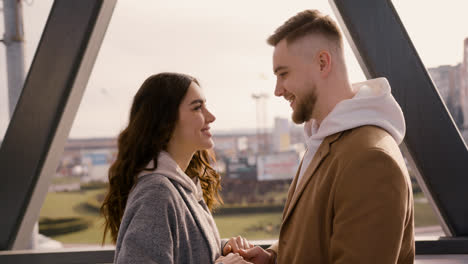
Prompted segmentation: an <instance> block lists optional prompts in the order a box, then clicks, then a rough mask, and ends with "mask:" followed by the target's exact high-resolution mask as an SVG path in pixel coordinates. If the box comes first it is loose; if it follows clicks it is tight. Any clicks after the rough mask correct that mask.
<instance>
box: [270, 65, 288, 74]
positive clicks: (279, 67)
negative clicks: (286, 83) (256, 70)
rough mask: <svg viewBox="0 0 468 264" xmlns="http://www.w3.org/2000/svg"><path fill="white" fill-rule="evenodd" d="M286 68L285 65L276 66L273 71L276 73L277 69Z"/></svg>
mask: <svg viewBox="0 0 468 264" xmlns="http://www.w3.org/2000/svg"><path fill="white" fill-rule="evenodd" d="M286 68H287V67H286V66H278V67H276V68H275V69H274V70H273V72H274V73H275V74H276V73H277V72H278V71H281V70H284V69H286Z"/></svg>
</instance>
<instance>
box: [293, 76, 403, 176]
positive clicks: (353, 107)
mask: <svg viewBox="0 0 468 264" xmlns="http://www.w3.org/2000/svg"><path fill="white" fill-rule="evenodd" d="M352 87H353V90H354V91H357V93H356V95H355V96H354V97H353V98H351V99H347V100H343V101H341V102H339V103H338V104H337V105H336V106H335V108H333V110H332V111H331V112H330V113H329V114H328V115H327V116H326V117H325V118H324V119H323V120H322V123H321V124H320V126H318V124H317V122H316V121H315V120H314V119H311V120H309V121H307V122H306V123H305V125H304V132H305V137H306V144H307V152H306V153H305V155H304V159H303V162H302V166H301V172H300V174H299V179H300V178H301V177H302V175H303V173H304V171H305V169H306V168H307V167H308V165H309V163H310V162H311V161H312V158H313V156H314V155H315V152H316V151H317V149H318V147H319V146H320V144H321V143H322V141H323V139H325V138H326V137H328V136H330V135H333V134H336V133H338V132H341V131H345V130H349V129H353V128H356V127H360V126H365V125H374V126H378V127H380V128H382V129H384V130H386V131H387V132H388V133H389V134H390V135H391V136H392V137H393V138H394V139H395V141H396V143H397V144H398V145H399V144H401V142H402V141H403V138H404V137H405V132H406V125H405V118H404V116H403V112H402V111H401V108H400V105H398V103H397V101H396V100H395V98H394V97H393V95H392V94H391V89H390V84H389V83H388V81H387V79H385V78H377V79H371V80H367V81H365V82H360V83H355V84H353V85H352Z"/></svg>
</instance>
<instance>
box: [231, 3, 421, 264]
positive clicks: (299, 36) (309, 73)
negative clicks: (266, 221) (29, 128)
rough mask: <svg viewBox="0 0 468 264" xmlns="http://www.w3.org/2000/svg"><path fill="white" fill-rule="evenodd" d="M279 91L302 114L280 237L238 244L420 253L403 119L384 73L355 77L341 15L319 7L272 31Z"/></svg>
mask: <svg viewBox="0 0 468 264" xmlns="http://www.w3.org/2000/svg"><path fill="white" fill-rule="evenodd" d="M268 43H269V44H270V45H272V46H274V54H273V71H274V74H275V75H276V76H277V81H276V88H275V95H276V96H282V97H284V98H285V99H286V100H287V101H289V102H290V105H291V107H292V109H293V114H292V119H293V121H294V122H295V123H297V124H301V123H305V125H304V130H305V134H306V144H307V151H306V153H305V155H304V158H303V160H302V163H301V165H300V167H299V169H298V172H297V174H296V176H295V178H294V180H293V182H292V184H291V186H290V189H289V194H288V199H287V201H286V204H285V208H284V212H283V222H282V225H281V230H280V236H279V241H278V242H276V243H275V244H273V245H272V246H271V247H270V248H269V249H267V250H266V251H265V250H263V249H261V248H260V247H255V248H253V249H249V250H240V253H241V255H242V256H243V257H244V259H246V260H248V261H252V262H254V263H275V262H276V263H281V264H282V263H320V264H325V263H334V264H338V263H346V264H352V263H361V264H362V263H364V264H365V263H369V264H370V263H372V264H375V263H379V264H386V263H389V264H390V263H398V264H403V263H404V264H406V263H413V262H414V235H413V226H414V224H413V195H412V189H411V183H410V179H409V176H408V171H407V168H406V165H405V162H404V159H403V157H402V155H401V152H400V150H399V148H398V144H400V143H401V142H402V140H403V137H404V134H405V129H406V127H405V121H404V117H403V113H402V111H401V108H400V107H399V105H398V103H397V102H396V101H395V99H394V98H393V96H392V95H391V92H390V86H389V84H388V82H387V80H386V79H385V78H378V79H373V80H369V81H366V82H362V83H358V84H354V85H351V84H350V83H349V80H348V75H347V69H346V65H345V60H344V54H343V40H342V36H341V33H340V31H339V29H338V26H337V25H336V23H335V22H334V21H333V20H332V19H331V18H330V17H328V16H325V15H323V14H321V13H320V12H319V11H316V10H306V11H303V12H301V13H298V14H297V15H296V16H294V17H292V18H290V19H289V20H287V21H286V22H285V23H284V24H283V25H282V26H281V27H279V28H278V29H277V30H276V31H275V33H274V34H273V35H272V36H270V38H269V39H268Z"/></svg>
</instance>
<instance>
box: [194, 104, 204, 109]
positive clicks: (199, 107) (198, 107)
mask: <svg viewBox="0 0 468 264" xmlns="http://www.w3.org/2000/svg"><path fill="white" fill-rule="evenodd" d="M201 108H202V106H201V105H199V106H197V107H195V108H194V109H193V110H200V109H201Z"/></svg>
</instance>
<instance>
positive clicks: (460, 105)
mask: <svg viewBox="0 0 468 264" xmlns="http://www.w3.org/2000/svg"><path fill="white" fill-rule="evenodd" d="M463 44H464V45H463V61H462V62H461V63H459V64H457V65H455V66H451V65H441V66H438V67H435V68H429V69H428V71H429V73H430V75H431V77H432V80H433V81H434V83H435V85H436V87H437V89H438V90H439V93H440V95H441V96H442V98H443V100H444V102H445V105H446V106H447V108H448V110H449V112H450V114H451V115H452V118H453V120H454V121H455V124H456V125H457V127H458V128H459V129H460V130H463V129H466V128H467V126H468V120H465V119H466V118H468V69H467V66H468V38H466V39H465V41H464V43H463Z"/></svg>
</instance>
